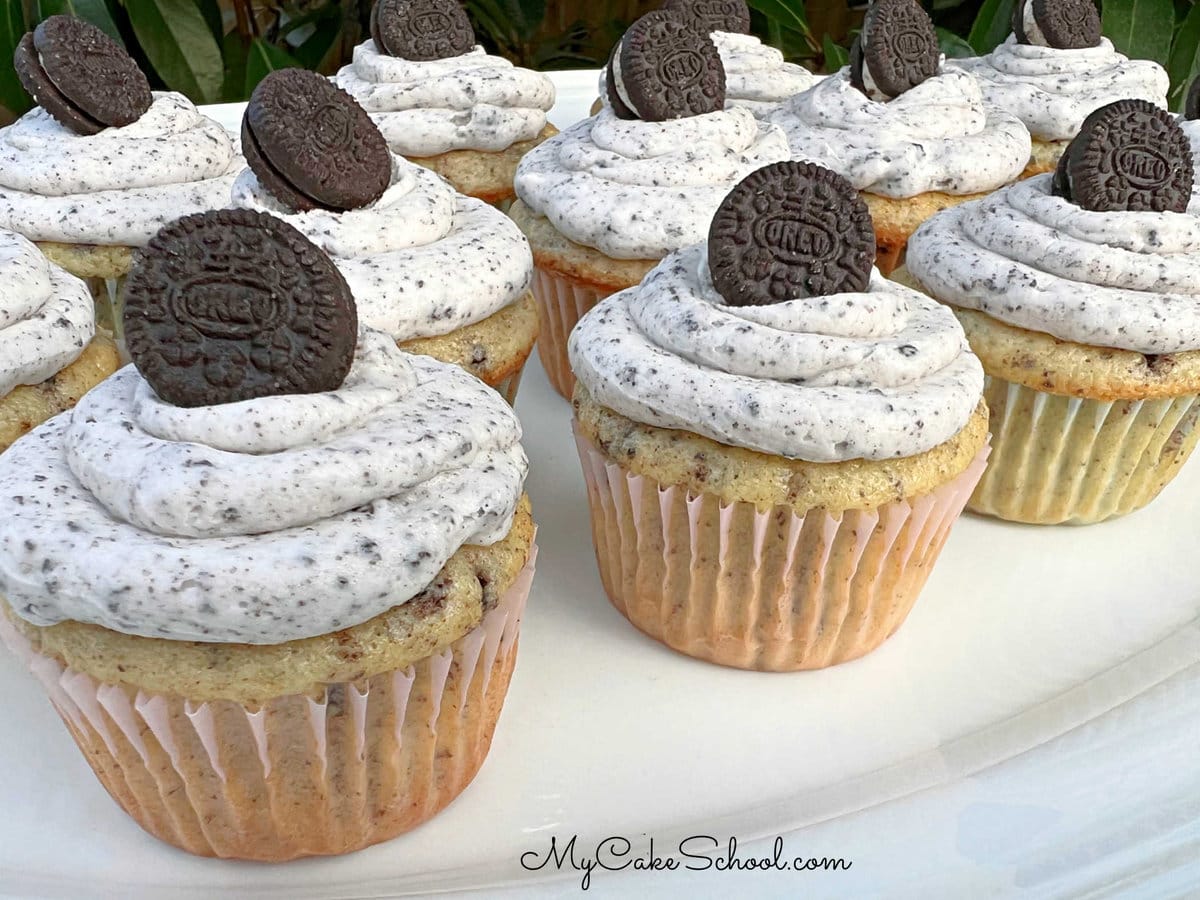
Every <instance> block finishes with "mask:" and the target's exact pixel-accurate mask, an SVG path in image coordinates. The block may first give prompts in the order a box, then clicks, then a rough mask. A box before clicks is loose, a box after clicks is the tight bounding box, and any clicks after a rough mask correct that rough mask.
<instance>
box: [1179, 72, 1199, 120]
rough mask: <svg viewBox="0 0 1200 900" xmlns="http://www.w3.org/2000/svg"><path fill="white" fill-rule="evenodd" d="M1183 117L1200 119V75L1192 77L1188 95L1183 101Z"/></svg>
mask: <svg viewBox="0 0 1200 900" xmlns="http://www.w3.org/2000/svg"><path fill="white" fill-rule="evenodd" d="M1183 117H1184V118H1185V119H1200V75H1197V76H1196V77H1195V78H1193V79H1192V84H1191V87H1189V88H1188V92H1187V97H1185V98H1184V101H1183Z"/></svg>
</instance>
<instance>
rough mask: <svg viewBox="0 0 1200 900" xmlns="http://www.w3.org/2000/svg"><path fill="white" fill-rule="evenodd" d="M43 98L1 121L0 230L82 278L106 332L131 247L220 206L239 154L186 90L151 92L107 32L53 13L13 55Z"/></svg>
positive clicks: (22, 76)
mask: <svg viewBox="0 0 1200 900" xmlns="http://www.w3.org/2000/svg"><path fill="white" fill-rule="evenodd" d="M13 63H14V66H15V67H16V70H17V74H18V76H20V79H21V82H22V84H23V85H24V86H25V88H26V90H28V91H29V93H30V94H31V95H32V96H33V98H34V100H35V101H36V102H37V103H38V104H39V106H37V107H35V108H34V109H33V110H31V111H30V112H28V113H26V114H25V115H24V116H22V117H21V118H20V119H18V120H17V121H16V122H14V123H13V124H12V125H10V126H8V127H7V128H2V129H0V228H5V229H9V230H11V231H15V232H17V233H19V234H22V235H24V236H25V237H27V238H29V239H30V240H31V241H34V242H35V243H36V244H37V245H38V247H40V248H41V249H42V251H43V252H44V253H45V254H46V255H47V256H48V257H49V258H50V259H52V260H53V261H54V262H55V263H57V264H58V265H60V266H62V267H63V268H65V269H66V270H67V271H68V272H70V273H71V274H73V275H77V276H79V277H80V278H83V279H84V280H85V281H87V282H88V285H89V287H90V288H91V289H92V292H93V294H94V296H95V297H96V299H97V314H98V318H99V320H100V322H101V325H102V326H103V327H104V328H105V329H106V330H112V329H114V328H115V327H116V324H117V319H118V318H119V316H118V315H117V313H116V311H119V306H118V303H119V288H120V281H121V279H123V278H124V277H125V274H126V273H127V272H128V271H129V267H130V264H131V261H132V257H133V251H134V250H135V249H136V248H138V247H141V246H143V245H145V243H146V242H147V241H148V240H150V238H151V237H152V236H153V235H154V233H155V232H156V231H158V229H159V228H161V227H162V226H163V225H164V224H165V223H167V222H169V221H170V220H172V219H175V218H177V217H179V216H181V215H186V214H188V213H193V212H201V211H204V210H209V209H215V208H220V207H222V206H225V205H226V204H227V203H228V200H229V189H230V187H231V186H232V184H233V179H234V176H235V175H236V173H237V171H238V169H240V168H241V160H240V157H239V155H238V153H237V149H236V147H235V145H234V142H233V140H232V139H231V138H230V136H229V134H228V133H227V132H226V131H225V129H224V128H222V127H221V126H220V125H219V124H217V123H216V122H214V121H212V120H211V119H208V118H206V117H205V116H203V115H201V114H200V112H199V111H198V110H197V109H196V107H195V106H194V105H192V103H191V102H190V101H189V100H188V99H187V98H186V97H184V96H183V95H182V94H176V93H152V92H151V90H150V85H149V83H148V82H147V81H146V76H145V75H144V74H143V73H142V72H141V70H140V69H138V67H137V64H136V63H134V61H133V60H132V59H131V58H130V57H129V55H128V54H127V53H126V52H125V50H124V49H123V48H122V47H121V46H120V45H119V44H117V43H116V42H115V41H113V40H112V39H111V38H109V37H108V36H107V35H106V34H105V33H104V32H103V31H101V30H100V29H99V28H96V27H95V26H94V25H90V24H88V23H87V22H84V21H82V20H80V19H74V18H71V17H68V16H51V17H50V18H48V19H46V20H45V21H44V22H42V23H41V24H40V25H38V27H37V29H36V30H35V31H33V32H31V33H29V34H26V35H25V37H24V38H23V39H22V40H21V42H20V44H19V45H18V47H17V51H16V54H15V55H14V59H13Z"/></svg>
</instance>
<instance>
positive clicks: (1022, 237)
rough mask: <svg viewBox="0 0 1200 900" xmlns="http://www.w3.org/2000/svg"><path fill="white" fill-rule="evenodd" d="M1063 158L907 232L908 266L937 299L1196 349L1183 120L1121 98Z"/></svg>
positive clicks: (1198, 233) (1046, 329) (1046, 328)
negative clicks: (1050, 169)
mask: <svg viewBox="0 0 1200 900" xmlns="http://www.w3.org/2000/svg"><path fill="white" fill-rule="evenodd" d="M1063 160H1064V161H1063V164H1062V165H1061V166H1060V170H1059V174H1058V175H1056V176H1051V175H1043V176H1038V177H1035V178H1031V179H1028V180H1026V181H1021V182H1018V183H1017V184H1014V185H1012V186H1010V187H1008V188H1005V189H1004V190H1002V191H998V192H997V193H995V194H992V195H991V196H989V197H987V198H984V199H983V200H980V201H976V202H972V203H967V204H963V205H962V206H961V207H954V208H952V209H948V210H945V211H944V212H941V213H938V214H937V215H936V216H934V217H933V218H932V219H930V220H929V221H927V222H926V223H925V224H924V225H922V226H921V228H920V229H919V230H918V231H917V232H916V234H914V235H913V237H912V238H911V239H910V241H909V244H908V262H907V264H908V268H909V270H910V271H911V272H912V274H913V275H914V276H915V277H916V278H917V279H918V280H919V281H920V282H921V283H922V284H923V285H924V286H925V287H926V288H927V289H928V290H929V291H930V293H932V294H933V295H934V296H936V297H937V298H938V299H940V300H942V301H944V302H946V303H950V304H953V305H954V306H959V307H963V308H965V309H974V310H979V311H981V312H983V313H986V314H987V315H989V316H992V317H993V318H996V319H999V320H1001V321H1003V322H1006V323H1008V324H1010V325H1015V326H1017V327H1020V328H1025V329H1028V330H1031V331H1038V332H1043V333H1045V334H1050V335H1053V336H1054V337H1056V338H1059V339H1060V340H1064V341H1073V342H1076V343H1080V344H1088V345H1092V346H1099V347H1113V348H1117V349H1122V350H1131V351H1135V352H1139V353H1146V354H1164V353H1177V352H1181V351H1186V350H1197V349H1200V218H1197V217H1196V215H1195V213H1196V212H1197V209H1196V207H1195V205H1194V204H1192V203H1191V196H1192V195H1191V190H1192V184H1193V167H1192V160H1191V156H1190V152H1189V150H1188V144H1187V139H1186V138H1185V137H1184V135H1183V134H1182V133H1181V132H1180V130H1179V127H1178V125H1177V124H1176V123H1175V122H1174V121H1173V119H1172V117H1171V116H1170V115H1169V114H1167V113H1166V112H1164V111H1162V110H1159V109H1157V107H1154V106H1153V105H1152V104H1149V103H1146V102H1145V101H1120V102H1118V103H1115V104H1112V105H1110V106H1108V107H1104V108H1102V109H1100V110H1097V111H1096V112H1095V113H1093V114H1092V116H1090V117H1089V118H1088V120H1086V121H1085V123H1084V125H1083V128H1082V130H1081V131H1080V134H1079V137H1077V138H1076V139H1075V141H1073V142H1072V144H1071V146H1070V148H1069V149H1068V151H1067V154H1066V155H1065V156H1064V157H1063ZM1064 193H1065V194H1067V196H1063V194H1064Z"/></svg>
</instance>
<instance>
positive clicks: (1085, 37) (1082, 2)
mask: <svg viewBox="0 0 1200 900" xmlns="http://www.w3.org/2000/svg"><path fill="white" fill-rule="evenodd" d="M949 65H950V66H952V67H955V68H958V69H961V70H962V71H966V72H970V73H971V74H972V75H974V76H975V77H976V79H978V81H979V84H980V86H981V87H982V88H983V97H984V99H985V100H986V101H987V102H988V103H989V104H992V105H994V106H998V107H1000V108H1002V109H1006V110H1008V111H1009V112H1010V113H1012V114H1013V115H1015V116H1017V117H1019V118H1020V120H1021V121H1022V122H1024V123H1025V126H1026V127H1027V128H1028V129H1029V131H1030V133H1031V134H1032V135H1033V152H1032V155H1031V156H1030V159H1029V163H1028V165H1027V166H1026V169H1025V175H1026V176H1029V175H1037V174H1039V173H1042V172H1053V171H1054V167H1055V166H1056V165H1057V164H1058V160H1059V158H1060V157H1061V156H1062V154H1063V150H1064V149H1066V146H1067V144H1068V143H1069V142H1070V141H1071V139H1072V138H1074V137H1075V135H1077V134H1078V133H1079V128H1080V126H1081V125H1082V124H1083V120H1084V119H1085V118H1087V116H1088V115H1089V114H1091V113H1092V112H1094V111H1095V110H1097V109H1099V108H1100V107H1101V106H1105V105H1107V104H1109V103H1113V102H1114V101H1117V100H1122V99H1126V98H1137V99H1142V100H1146V101H1149V102H1150V103H1154V104H1156V105H1158V106H1161V107H1164V108H1165V107H1166V105H1167V91H1168V89H1169V88H1170V79H1169V78H1168V76H1167V72H1166V70H1165V69H1163V67H1162V66H1160V65H1159V64H1158V63H1156V62H1151V61H1150V60H1146V59H1129V58H1128V57H1126V56H1123V55H1121V54H1120V53H1118V52H1117V51H1116V50H1114V49H1113V45H1112V42H1111V41H1110V40H1109V39H1108V38H1106V37H1102V36H1101V34H1100V15H1099V13H1098V12H1097V11H1096V4H1095V3H1094V2H1093V0H1037V2H1029V0H1018V2H1017V3H1015V4H1014V9H1013V33H1012V34H1011V35H1009V37H1008V39H1007V40H1006V41H1005V42H1004V43H1003V44H1001V45H1000V46H999V47H997V48H996V49H995V50H993V51H992V52H991V53H989V54H987V55H986V56H981V57H977V58H974V59H961V60H955V61H954V62H952V63H950V64H949Z"/></svg>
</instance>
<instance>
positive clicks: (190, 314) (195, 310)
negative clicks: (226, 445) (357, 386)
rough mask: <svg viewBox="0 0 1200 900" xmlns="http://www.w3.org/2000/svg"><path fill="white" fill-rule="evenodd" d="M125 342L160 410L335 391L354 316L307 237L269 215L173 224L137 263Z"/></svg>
mask: <svg viewBox="0 0 1200 900" xmlns="http://www.w3.org/2000/svg"><path fill="white" fill-rule="evenodd" d="M125 339H126V343H127V345H128V348H129V354H130V356H131V357H132V358H133V362H134V365H136V366H137V368H138V371H139V372H141V373H142V376H143V377H144V378H145V379H146V381H147V382H149V383H150V386H151V387H153V388H154V391H155V393H157V394H158V396H159V397H160V398H161V399H162V400H164V401H166V402H167V403H172V404H174V405H175V406H181V407H195V406H213V405H218V404H222V403H235V402H238V401H241V400H252V399H254V398H256V397H266V396H272V395H278V394H312V393H319V392H321V391H331V390H334V389H336V388H337V387H338V386H340V385H341V383H342V381H343V380H345V377H346V373H347V372H349V371H350V364H351V363H352V362H353V359H354V348H355V345H356V343H357V339H358V314H357V311H356V309H355V305H354V297H353V296H352V295H351V293H350V288H349V286H348V285H347V284H346V280H345V278H343V277H342V274H341V272H339V271H338V269H337V267H336V266H335V265H334V264H333V262H332V261H330V259H329V257H328V256H326V255H325V254H324V253H323V252H322V251H321V250H320V249H319V248H318V247H317V246H316V245H315V244H313V243H312V242H311V241H310V240H309V239H308V238H306V237H305V236H304V235H303V234H301V233H300V232H299V231H297V230H296V229H295V228H293V227H292V226H291V225H288V224H287V223H286V222H284V221H282V220H281V219H277V218H275V217H274V216H270V215H267V214H265V213H258V212H253V211H251V210H245V209H227V210H218V211H215V212H208V213H201V214H199V215H193V216H186V217H185V218H182V219H178V220H177V221H175V222H172V223H171V224H170V225H167V226H166V227H165V228H163V229H162V230H161V231H159V232H158V234H156V235H155V236H154V238H153V239H152V240H151V241H150V243H149V244H148V245H147V246H146V248H145V250H144V251H142V252H141V253H139V254H138V256H137V258H136V260H135V262H134V266H133V269H132V271H131V272H130V273H129V279H128V281H127V282H126V286H125Z"/></svg>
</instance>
